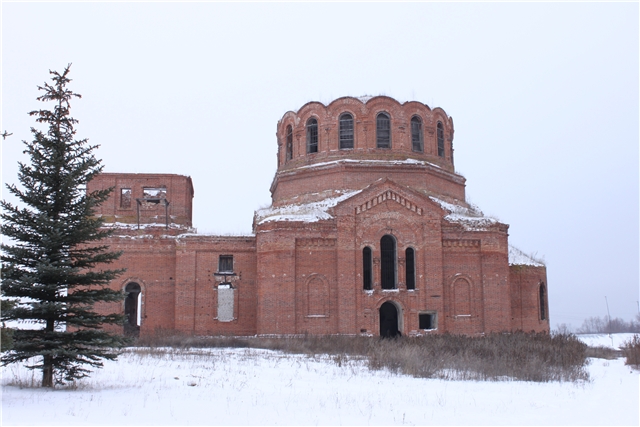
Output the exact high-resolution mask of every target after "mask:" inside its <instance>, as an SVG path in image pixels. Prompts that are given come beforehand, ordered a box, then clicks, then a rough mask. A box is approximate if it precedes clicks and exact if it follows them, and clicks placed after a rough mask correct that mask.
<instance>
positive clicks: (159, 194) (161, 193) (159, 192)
mask: <svg viewBox="0 0 640 427" xmlns="http://www.w3.org/2000/svg"><path fill="white" fill-rule="evenodd" d="M142 197H144V198H145V199H166V197H167V189H166V187H143V188H142Z"/></svg>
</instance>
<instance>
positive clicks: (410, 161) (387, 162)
mask: <svg viewBox="0 0 640 427" xmlns="http://www.w3.org/2000/svg"><path fill="white" fill-rule="evenodd" d="M339 163H358V164H367V163H375V164H378V165H383V166H387V165H429V166H433V167H436V168H438V169H441V168H440V166H438V165H436V164H434V163H429V162H425V161H423V160H416V159H405V160H358V159H339V160H331V161H329V162H321V163H313V164H311V165H305V166H300V167H297V168H294V169H292V170H296V169H307V168H316V167H319V166H326V165H333V164H339Z"/></svg>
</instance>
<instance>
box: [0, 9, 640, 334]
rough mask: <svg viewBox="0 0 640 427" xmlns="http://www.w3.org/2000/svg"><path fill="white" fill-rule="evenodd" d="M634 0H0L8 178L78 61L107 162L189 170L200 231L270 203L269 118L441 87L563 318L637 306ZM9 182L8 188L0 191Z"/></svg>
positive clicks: (438, 94)
mask: <svg viewBox="0 0 640 427" xmlns="http://www.w3.org/2000/svg"><path fill="white" fill-rule="evenodd" d="M638 12H639V11H638V3H579V4H576V3H560V4H555V3H542V4H537V3H487V4H475V3H436V4H432V3H403V4H380V3H364V4H361V3H349V4H340V3H328V4H317V3H311V4H298V3H277V4H260V3H241V4H220V3H187V4H178V3H113V4H111V3H7V2H4V3H2V130H5V129H6V130H7V131H9V132H13V136H11V137H9V138H8V139H7V140H6V141H3V143H2V144H3V145H2V154H3V158H2V167H3V169H2V174H3V176H2V178H3V182H15V181H16V171H17V167H16V161H17V160H19V159H21V158H22V159H24V158H23V157H21V156H22V155H21V152H22V150H23V146H22V144H21V142H20V141H21V140H30V139H31V134H30V132H29V129H30V127H32V126H34V121H33V120H32V118H30V117H29V116H28V115H27V112H28V111H31V110H33V109H36V108H41V107H43V106H44V104H41V103H39V102H37V101H36V100H35V98H36V96H38V95H39V94H38V91H37V90H36V86H37V85H41V84H42V83H43V82H44V81H45V80H48V79H49V75H48V73H47V71H48V70H49V69H55V70H62V68H63V67H64V66H65V65H66V64H67V63H69V62H72V63H73V66H72V73H71V77H72V78H73V79H74V81H73V82H72V85H71V87H72V89H74V90H75V91H76V92H78V93H81V94H82V95H83V98H82V99H81V100H78V101H76V102H75V103H74V104H73V110H72V113H73V115H74V116H75V117H76V118H78V119H79V120H80V124H79V125H78V131H79V133H78V136H79V137H89V138H90V141H91V142H92V143H94V144H100V145H101V148H100V150H99V151H98V153H97V154H98V156H99V157H100V158H102V159H103V163H104V165H105V169H106V170H107V171H109V172H167V173H179V174H185V175H191V177H192V178H193V181H194V186H195V199H194V224H195V226H196V227H197V228H198V230H199V231H200V232H219V233H239V232H243V233H248V232H250V231H251V221H252V217H253V212H254V210H255V209H257V208H259V207H263V206H266V205H268V204H269V203H270V194H269V186H270V184H271V180H272V178H273V174H274V172H275V169H276V157H275V155H276V149H277V145H276V138H275V131H276V123H277V121H278V120H279V119H280V118H281V117H282V116H283V114H284V113H285V112H286V111H288V110H296V109H298V108H300V107H301V106H302V105H303V104H305V103H306V102H308V101H312V100H315V101H321V102H324V103H325V104H326V103H328V102H330V101H332V100H333V99H335V98H338V97H340V96H345V95H353V96H360V95H365V94H369V95H388V96H392V97H394V98H396V99H397V100H399V101H401V102H402V101H408V100H417V101H421V102H424V103H426V104H428V105H429V106H431V107H432V108H433V107H438V106H439V107H442V108H443V109H444V110H445V111H446V112H447V113H448V114H449V115H451V116H452V117H453V120H454V125H455V137H454V148H455V150H456V151H455V164H456V169H457V170H458V172H460V173H461V174H463V175H464V176H465V177H466V178H467V195H468V198H469V199H470V201H471V202H473V203H475V204H477V205H478V206H479V207H480V208H481V209H482V210H483V211H484V212H485V213H487V214H490V215H494V216H496V217H497V218H499V219H500V220H501V221H503V222H506V223H507V224H510V229H509V233H510V240H511V243H512V244H514V245H515V246H517V247H519V248H520V249H522V250H523V251H525V252H527V253H535V254H537V256H538V257H542V258H543V259H544V260H545V261H546V263H547V268H548V280H549V299H550V304H551V307H550V311H551V313H550V315H551V320H552V326H554V325H557V324H558V323H565V322H568V323H572V324H573V326H579V325H580V324H581V323H582V320H583V319H584V318H586V317H589V316H592V315H597V316H602V315H604V314H606V306H605V299H604V298H605V295H606V296H607V298H608V301H609V307H610V309H611V315H612V316H614V317H623V318H626V319H630V318H631V317H632V316H634V315H635V314H636V313H637V311H638V306H637V301H638V299H639V298H638V287H639V278H638V270H639V265H638V264H639V262H638V258H639V253H638V240H639V227H638V223H639V219H638V203H639V202H638V192H639V188H638V181H639V176H638V160H639V159H638V142H639V141H638V126H639V124H638V115H639V110H638V76H639V74H638V71H639V70H638V51H639V46H638V29H639V28H638V16H639V15H638ZM3 197H5V198H9V197H8V194H7V192H6V191H4V193H3Z"/></svg>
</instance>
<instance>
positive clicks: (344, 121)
mask: <svg viewBox="0 0 640 427" xmlns="http://www.w3.org/2000/svg"><path fill="white" fill-rule="evenodd" d="M339 121H340V149H341V150H343V149H345V148H353V116H352V115H351V114H349V113H344V114H342V115H341V116H340V119H339Z"/></svg>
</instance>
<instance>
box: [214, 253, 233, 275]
mask: <svg viewBox="0 0 640 427" xmlns="http://www.w3.org/2000/svg"><path fill="white" fill-rule="evenodd" d="M218 273H233V255H220V257H219V258H218Z"/></svg>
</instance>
